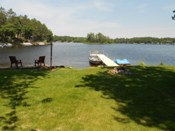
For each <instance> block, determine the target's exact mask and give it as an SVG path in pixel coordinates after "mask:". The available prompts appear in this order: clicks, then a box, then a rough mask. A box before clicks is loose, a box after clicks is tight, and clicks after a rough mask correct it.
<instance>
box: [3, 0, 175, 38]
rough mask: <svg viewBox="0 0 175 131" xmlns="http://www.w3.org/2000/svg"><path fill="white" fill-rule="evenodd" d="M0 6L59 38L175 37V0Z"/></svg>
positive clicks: (33, 1) (39, 1) (8, 0)
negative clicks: (37, 22)
mask: <svg viewBox="0 0 175 131" xmlns="http://www.w3.org/2000/svg"><path fill="white" fill-rule="evenodd" d="M0 6H1V7H3V8H5V9H6V10H9V9H10V8H12V9H13V11H14V12H16V14H17V15H27V16H28V17H29V18H31V19H32V18H36V19H37V20H39V21H41V22H42V23H44V24H45V25H46V26H47V27H48V28H49V29H50V30H51V31H52V32H53V34H54V35H59V36H82V37H86V36H87V34H88V33H90V32H93V33H99V32H100V33H102V34H104V35H106V36H109V37H111V38H121V37H122V38H131V37H159V38H160V37H175V20H172V18H171V17H172V16H173V15H174V13H173V10H175V0H0Z"/></svg>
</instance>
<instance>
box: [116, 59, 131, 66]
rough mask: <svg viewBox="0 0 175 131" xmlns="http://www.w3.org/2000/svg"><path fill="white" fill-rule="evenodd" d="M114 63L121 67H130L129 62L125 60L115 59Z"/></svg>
mask: <svg viewBox="0 0 175 131" xmlns="http://www.w3.org/2000/svg"><path fill="white" fill-rule="evenodd" d="M114 62H115V63H117V64H119V65H123V66H124V65H130V62H129V61H128V60H127V59H116V60H115V61H114Z"/></svg>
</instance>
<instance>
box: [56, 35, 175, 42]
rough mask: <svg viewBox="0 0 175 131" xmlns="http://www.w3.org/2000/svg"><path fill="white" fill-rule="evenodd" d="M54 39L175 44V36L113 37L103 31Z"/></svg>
mask: <svg viewBox="0 0 175 131" xmlns="http://www.w3.org/2000/svg"><path fill="white" fill-rule="evenodd" d="M53 40H54V41H61V42H82V43H102V44H110V43H131V44H132V43H138V44H142V43H144V44H175V38H155V37H134V38H115V39H111V38H109V37H107V36H105V35H103V34H102V33H98V34H94V33H88V34H87V37H71V36H54V38H53Z"/></svg>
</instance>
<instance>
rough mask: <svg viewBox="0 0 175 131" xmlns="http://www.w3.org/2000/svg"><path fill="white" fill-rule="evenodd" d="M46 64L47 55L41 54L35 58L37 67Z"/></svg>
mask: <svg viewBox="0 0 175 131" xmlns="http://www.w3.org/2000/svg"><path fill="white" fill-rule="evenodd" d="M42 64H43V65H44V66H45V56H40V57H39V59H38V60H35V67H36V66H37V65H38V66H39V67H41V66H42Z"/></svg>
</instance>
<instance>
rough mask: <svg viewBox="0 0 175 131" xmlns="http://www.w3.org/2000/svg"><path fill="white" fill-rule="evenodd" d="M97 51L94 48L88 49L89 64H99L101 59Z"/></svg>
mask: <svg viewBox="0 0 175 131" xmlns="http://www.w3.org/2000/svg"><path fill="white" fill-rule="evenodd" d="M98 54H99V52H98V51H96V50H93V51H90V52H89V64H90V65H95V66H97V65H101V64H102V60H101V59H100V58H99V57H98Z"/></svg>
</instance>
